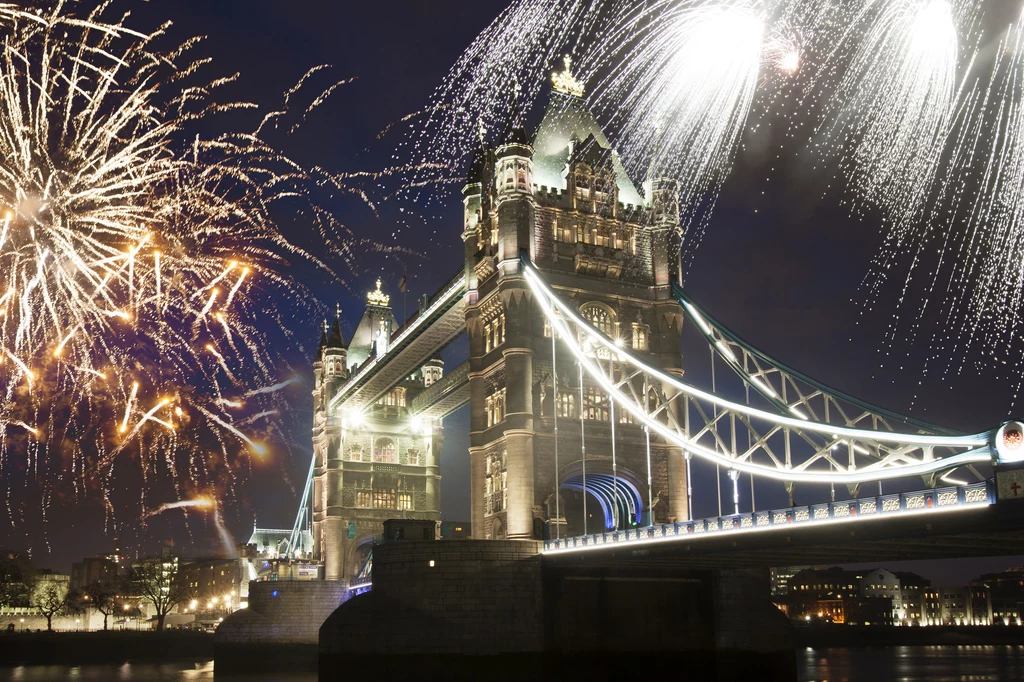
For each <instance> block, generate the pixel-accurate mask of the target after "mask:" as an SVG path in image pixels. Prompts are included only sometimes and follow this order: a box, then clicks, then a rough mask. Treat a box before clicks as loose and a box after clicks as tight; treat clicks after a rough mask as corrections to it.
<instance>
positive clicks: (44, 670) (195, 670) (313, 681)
mask: <svg viewBox="0 0 1024 682" xmlns="http://www.w3.org/2000/svg"><path fill="white" fill-rule="evenodd" d="M67 680H76V682H111V681H112V680H120V681H121V682H195V681H202V680H208V681H210V682H212V680H214V674H213V661H198V662H197V661H174V662H169V663H125V664H123V665H75V666H69V665H23V666H15V667H0V682H66V681H67ZM216 680H217V682H242V681H243V680H244V681H245V682H257V681H258V682H317V678H316V673H287V672H285V673H274V672H267V673H256V674H252V673H250V674H246V675H217V676H216Z"/></svg>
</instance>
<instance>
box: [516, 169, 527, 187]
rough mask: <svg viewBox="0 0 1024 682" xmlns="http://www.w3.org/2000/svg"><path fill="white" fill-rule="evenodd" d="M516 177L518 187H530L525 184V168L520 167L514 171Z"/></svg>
mask: <svg viewBox="0 0 1024 682" xmlns="http://www.w3.org/2000/svg"><path fill="white" fill-rule="evenodd" d="M516 179H517V181H518V185H519V189H521V190H528V189H530V188H529V187H528V186H527V184H526V169H525V168H520V169H519V170H518V171H517V173H516Z"/></svg>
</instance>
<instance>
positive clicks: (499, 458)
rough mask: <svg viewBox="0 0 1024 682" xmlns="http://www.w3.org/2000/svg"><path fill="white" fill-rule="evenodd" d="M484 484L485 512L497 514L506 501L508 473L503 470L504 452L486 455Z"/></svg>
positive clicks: (502, 508)
mask: <svg viewBox="0 0 1024 682" xmlns="http://www.w3.org/2000/svg"><path fill="white" fill-rule="evenodd" d="M484 485H485V488H484V507H485V513H487V514H497V513H499V512H501V511H504V510H505V506H506V504H507V502H508V497H507V496H508V473H507V472H506V471H505V454H504V453H502V454H496V455H488V456H487V469H486V479H485V481H484Z"/></svg>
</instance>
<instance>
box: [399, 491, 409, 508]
mask: <svg viewBox="0 0 1024 682" xmlns="http://www.w3.org/2000/svg"><path fill="white" fill-rule="evenodd" d="M398 508H399V509H401V510H403V511H412V493H398Z"/></svg>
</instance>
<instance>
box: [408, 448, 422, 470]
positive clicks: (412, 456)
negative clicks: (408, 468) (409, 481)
mask: <svg viewBox="0 0 1024 682" xmlns="http://www.w3.org/2000/svg"><path fill="white" fill-rule="evenodd" d="M408 456H409V464H410V465H412V466H419V463H420V451H419V450H415V449H414V450H409V455H408Z"/></svg>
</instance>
